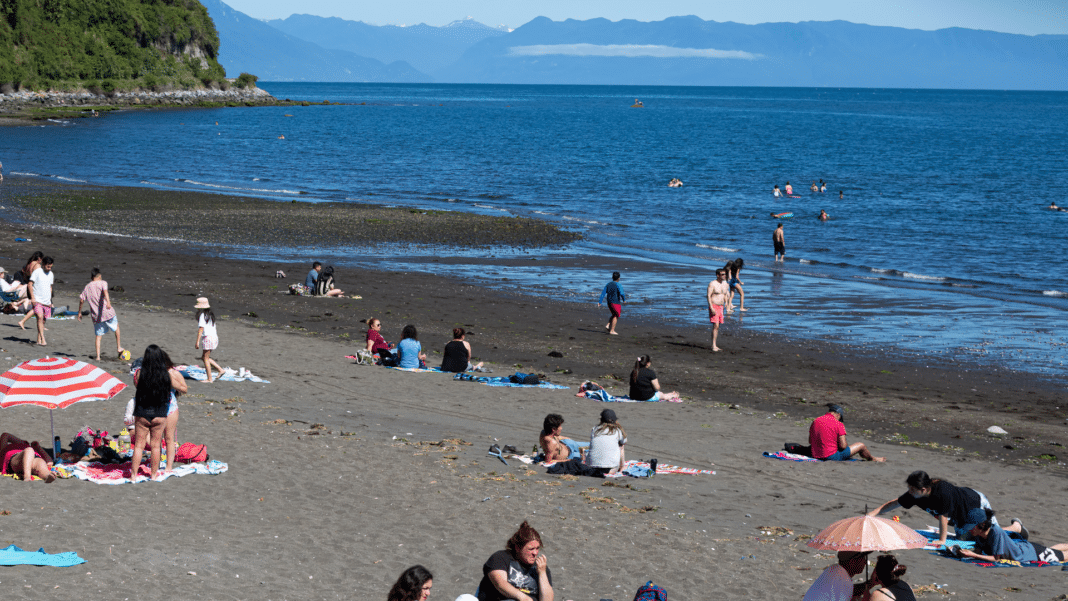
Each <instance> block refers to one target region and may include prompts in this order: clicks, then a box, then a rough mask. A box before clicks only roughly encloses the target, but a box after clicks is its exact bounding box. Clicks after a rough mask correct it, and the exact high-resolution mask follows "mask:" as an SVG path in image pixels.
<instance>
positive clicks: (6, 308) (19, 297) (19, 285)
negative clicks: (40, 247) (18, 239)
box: [0, 251, 45, 324]
mask: <svg viewBox="0 0 1068 601" xmlns="http://www.w3.org/2000/svg"><path fill="white" fill-rule="evenodd" d="M44 259H45V256H44V253H43V252H41V251H36V252H34V253H33V255H31V256H30V258H29V259H28V260H27V261H26V264H25V265H24V266H23V267H22V269H20V270H18V271H16V272H15V273H8V272H7V270H6V269H4V268H3V267H0V301H3V303H2V307H0V308H2V310H3V312H4V313H27V314H28V313H29V311H31V310H32V309H33V302H32V301H33V298H32V296H31V294H30V282H31V281H32V279H33V274H34V272H36V271H37V269H38V268H40V267H41V265H42V263H43V262H44ZM21 323H24V322H20V324H21Z"/></svg>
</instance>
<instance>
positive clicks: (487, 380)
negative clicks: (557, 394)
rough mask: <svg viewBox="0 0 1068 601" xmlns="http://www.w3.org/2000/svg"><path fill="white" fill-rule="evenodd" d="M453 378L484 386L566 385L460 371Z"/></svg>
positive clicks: (562, 387)
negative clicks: (525, 382)
mask: <svg viewBox="0 0 1068 601" xmlns="http://www.w3.org/2000/svg"><path fill="white" fill-rule="evenodd" d="M452 379H453V380H466V381H469V382H478V383H480V384H485V385H486V386H507V387H509V388H550V389H560V390H567V388H568V387H567V386H560V385H559V384H550V383H549V382H542V383H541V384H537V385H531V384H513V383H512V381H511V380H510V379H509V378H506V377H501V378H493V377H489V376H472V375H471V374H466V373H461V374H456V375H455V376H453V377H452Z"/></svg>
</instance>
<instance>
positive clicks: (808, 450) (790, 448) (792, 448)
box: [782, 442, 812, 457]
mask: <svg viewBox="0 0 1068 601" xmlns="http://www.w3.org/2000/svg"><path fill="white" fill-rule="evenodd" d="M782 447H783V450H784V451H786V452H787V453H792V454H794V455H804V456H805V457H811V456H812V447H806V446H801V445H800V444H798V443H796V442H788V443H786V444H784V445H782Z"/></svg>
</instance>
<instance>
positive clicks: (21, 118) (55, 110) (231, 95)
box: [0, 87, 311, 125]
mask: <svg viewBox="0 0 1068 601" xmlns="http://www.w3.org/2000/svg"><path fill="white" fill-rule="evenodd" d="M295 104H311V103H306V102H301V101H293V100H288V99H286V100H279V99H277V98H275V97H274V96H272V95H271V94H270V93H269V92H267V91H266V90H264V89H262V88H257V87H252V88H237V87H231V88H229V89H227V90H215V89H193V90H168V91H163V92H151V91H135V92H114V93H112V94H95V93H92V92H87V91H81V92H56V91H47V92H40V91H23V92H14V93H10V94H3V93H0V125H23V124H26V122H28V121H36V120H42V119H75V118H83V117H93V116H97V115H98V114H102V113H106V112H108V111H113V110H120V109H131V108H177V107H183V108H190V107H193V108H195V107H204V108H218V107H224V106H289V105H295ZM94 111H95V112H96V113H97V114H94Z"/></svg>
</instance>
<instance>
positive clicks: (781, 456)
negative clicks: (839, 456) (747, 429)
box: [764, 451, 857, 463]
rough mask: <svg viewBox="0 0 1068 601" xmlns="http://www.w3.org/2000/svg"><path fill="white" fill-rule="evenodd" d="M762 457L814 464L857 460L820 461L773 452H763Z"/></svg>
mask: <svg viewBox="0 0 1068 601" xmlns="http://www.w3.org/2000/svg"><path fill="white" fill-rule="evenodd" d="M764 456H765V457H768V458H769V459H783V460H786V461H815V462H816V463H846V462H848V461H857V459H846V460H845V461H823V460H822V459H816V458H814V457H807V456H805V455H798V454H796V453H787V452H786V451H775V452H774V453H769V452H768V451H764Z"/></svg>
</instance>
